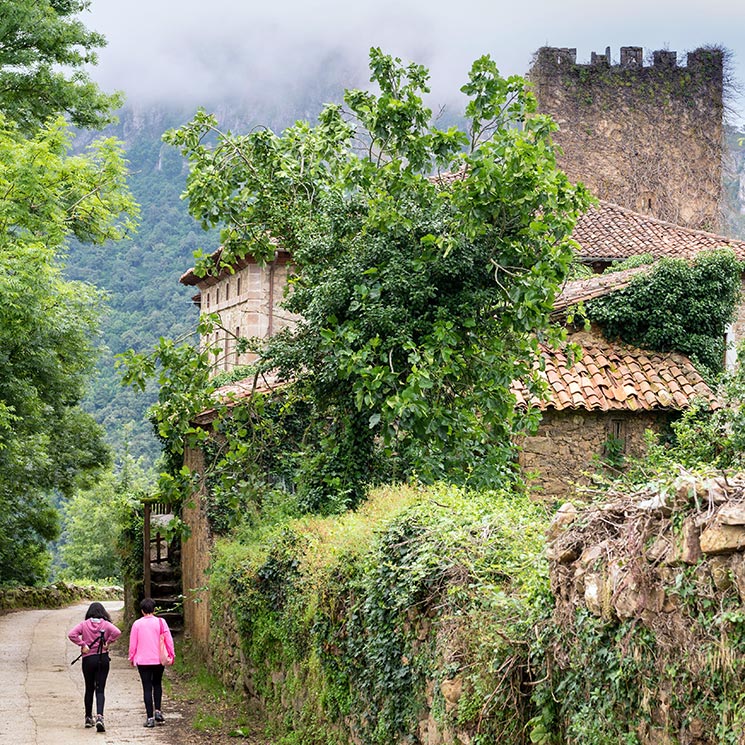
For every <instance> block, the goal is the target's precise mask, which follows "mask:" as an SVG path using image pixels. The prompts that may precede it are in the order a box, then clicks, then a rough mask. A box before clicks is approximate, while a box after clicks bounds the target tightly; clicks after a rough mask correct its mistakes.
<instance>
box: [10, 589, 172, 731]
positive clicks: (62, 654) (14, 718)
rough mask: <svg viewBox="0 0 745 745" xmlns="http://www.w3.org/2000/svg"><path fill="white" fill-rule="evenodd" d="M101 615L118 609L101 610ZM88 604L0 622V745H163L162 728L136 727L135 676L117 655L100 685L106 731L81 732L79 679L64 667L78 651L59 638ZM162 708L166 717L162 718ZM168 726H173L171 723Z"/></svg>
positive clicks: (138, 691)
mask: <svg viewBox="0 0 745 745" xmlns="http://www.w3.org/2000/svg"><path fill="white" fill-rule="evenodd" d="M104 605H105V606H106V608H107V609H108V610H109V612H114V611H116V610H118V609H119V608H121V606H122V604H121V602H107V603H104ZM87 607H88V603H83V604H81V605H76V606H71V607H69V608H61V609H58V610H30V611H18V612H15V613H8V614H6V615H3V616H0V671H2V672H1V674H0V742H2V743H12V745H41V744H42V743H43V745H79V744H80V743H82V742H84V741H86V740H88V739H90V740H91V741H94V742H95V743H97V744H100V745H103V744H104V743H109V744H110V745H125V744H126V743H144V742H147V743H150V745H166V744H167V743H168V739H167V729H168V725H167V724H166V726H165V727H163V728H162V729H161V728H156V729H153V730H148V729H144V728H143V726H142V725H143V722H144V719H145V713H144V712H145V705H144V704H143V702H142V688H141V686H140V679H139V677H138V675H137V672H136V671H135V670H134V669H132V668H131V667H130V666H129V664H128V662H127V659H126V653H125V654H122V651H123V646H124V643H125V641H124V637H122V639H121V640H120V641H119V644H120V645H122V649H120V650H118V654H117V653H114V652H112V657H111V672H110V673H109V678H108V682H107V684H106V710H105V721H106V732H105V733H97V732H96V731H95V729H87V730H86V729H84V728H83V715H84V710H83V690H84V686H83V675H82V673H81V671H80V662H77V663H76V664H75V665H72V666H71V665H70V662H71V661H72V660H73V659H74V658H75V657H76V656H77V654H78V648H77V647H75V646H74V645H73V644H71V643H70V642H69V641H68V640H67V632H68V630H69V629H71V628H72V627H73V626H74V625H75V624H76V623H78V622H79V621H81V620H83V618H84V617H85V611H86V609H87ZM167 703H168V702H167V701H164V706H163V709H164V713H165V714H166V717H169V716H170V717H171V720H172V721H173V719H174V717H176V716H178V714H177V713H176V712H169V711H168V707H167ZM174 724H175V722H174Z"/></svg>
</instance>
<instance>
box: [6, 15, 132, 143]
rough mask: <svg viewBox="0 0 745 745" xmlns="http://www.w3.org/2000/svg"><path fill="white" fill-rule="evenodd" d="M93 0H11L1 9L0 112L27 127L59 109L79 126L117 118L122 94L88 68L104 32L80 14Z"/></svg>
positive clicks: (93, 125)
mask: <svg viewBox="0 0 745 745" xmlns="http://www.w3.org/2000/svg"><path fill="white" fill-rule="evenodd" d="M89 7H90V0H7V1H6V2H4V3H3V8H2V14H0V113H3V114H5V116H6V117H8V118H9V119H12V120H14V121H15V122H16V123H17V124H18V125H19V127H20V128H21V129H22V130H24V131H30V130H33V129H34V128H36V127H38V126H40V125H42V124H44V123H45V122H46V121H47V120H48V119H49V118H50V117H54V116H56V115H57V114H64V115H66V116H67V117H68V118H69V120H70V121H71V122H72V123H73V124H75V125H77V126H79V127H93V128H100V127H102V126H103V125H104V124H107V123H108V122H110V121H112V120H113V118H114V117H113V115H112V111H113V110H114V109H116V108H118V107H119V106H120V105H121V101H122V96H121V94H113V95H108V94H105V93H103V92H102V91H101V90H100V89H99V88H98V86H97V85H96V84H95V83H94V82H93V81H92V80H91V79H90V77H89V75H88V73H87V72H85V70H84V67H85V65H90V64H95V63H96V61H97V57H96V50H97V49H100V48H101V47H103V46H104V45H105V43H106V40H105V39H104V37H103V36H102V35H101V34H99V33H96V32H95V31H89V30H88V29H87V28H86V27H85V25H84V24H83V22H82V21H81V20H80V19H79V18H78V15H79V14H80V13H82V12H83V11H85V10H87V9H88V8H89Z"/></svg>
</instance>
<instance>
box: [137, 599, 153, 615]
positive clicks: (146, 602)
mask: <svg viewBox="0 0 745 745" xmlns="http://www.w3.org/2000/svg"><path fill="white" fill-rule="evenodd" d="M140 610H141V611H142V612H143V613H152V612H153V611H154V610H155V601H154V600H153V599H152V598H143V599H142V602H141V603H140Z"/></svg>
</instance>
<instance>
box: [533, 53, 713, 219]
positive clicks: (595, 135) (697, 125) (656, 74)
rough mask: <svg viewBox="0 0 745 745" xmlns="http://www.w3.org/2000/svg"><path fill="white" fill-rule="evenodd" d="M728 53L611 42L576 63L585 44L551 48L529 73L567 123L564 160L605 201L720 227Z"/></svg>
mask: <svg viewBox="0 0 745 745" xmlns="http://www.w3.org/2000/svg"><path fill="white" fill-rule="evenodd" d="M723 63H724V54H723V51H722V50H721V49H718V48H699V49H697V50H695V51H693V52H690V53H688V55H687V61H686V64H685V65H681V64H679V63H678V59H677V53H676V52H672V51H667V50H658V51H655V52H654V53H653V54H652V58H651V60H650V64H645V60H644V52H643V49H642V47H621V58H620V62H619V63H618V64H613V63H612V62H611V53H610V48H607V49H606V51H605V53H604V54H596V53H594V52H593V53H592V56H591V59H590V63H589V64H577V50H576V49H568V48H557V47H542V48H541V49H539V50H538V52H536V55H535V57H534V60H533V65H532V67H531V70H530V73H529V77H530V80H531V82H532V84H533V87H534V91H535V93H536V96H537V98H538V107H539V111H540V112H541V113H545V114H550V115H551V116H552V117H553V118H554V120H555V121H556V122H557V124H558V125H559V132H557V133H556V134H555V137H554V139H555V142H556V143H557V144H558V145H560V146H561V148H562V151H563V154H562V155H561V156H560V165H561V167H562V168H563V169H564V170H565V171H566V173H567V174H568V175H569V177H570V178H571V179H572V180H573V181H582V182H584V183H585V184H587V186H588V187H589V188H590V190H591V191H592V192H593V193H594V194H595V195H596V196H598V197H600V198H601V199H606V200H608V201H611V202H615V203H616V204H619V205H621V206H623V207H627V208H629V209H632V210H636V211H637V212H643V213H646V214H650V215H652V216H654V217H657V218H659V219H662V220H667V221H669V222H672V223H676V224H678V225H683V226H685V227H689V228H698V229H702V230H710V231H717V230H718V229H719V226H720V222H721V220H720V201H721V190H722V148H723V114H724V105H723V88H724V75H723V66H724V65H723Z"/></svg>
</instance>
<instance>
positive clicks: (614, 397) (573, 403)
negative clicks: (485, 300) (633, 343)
mask: <svg viewBox="0 0 745 745" xmlns="http://www.w3.org/2000/svg"><path fill="white" fill-rule="evenodd" d="M570 341H573V342H576V343H578V344H579V345H580V346H581V348H582V354H581V356H580V358H579V359H578V360H577V362H575V363H574V364H573V365H570V364H569V362H568V360H567V357H566V354H564V353H563V352H561V351H558V350H555V349H551V348H549V347H547V346H544V345H542V347H541V351H542V355H543V362H544V364H545V369H544V371H543V372H542V373H541V375H542V377H543V378H544V379H545V380H546V382H547V383H548V386H549V394H550V398H549V400H548V401H546V402H542V403H540V404H539V405H540V408H541V409H549V408H551V409H556V410H563V409H585V410H589V411H642V410H647V411H653V410H671V409H672V410H681V409H685V408H688V407H689V406H690V405H691V403H692V401H693V399H694V398H697V397H702V398H704V399H705V400H706V401H708V402H709V405H710V407H711V408H712V409H714V408H717V407H718V405H719V404H718V402H717V399H716V396H715V395H714V393H713V391H712V390H711V388H709V386H708V385H707V384H706V383H705V382H704V381H703V379H702V378H701V376H700V375H699V373H698V371H697V370H696V368H694V367H693V365H692V364H691V361H690V360H689V359H688V358H687V357H684V356H683V355H682V354H677V353H675V352H668V353H658V352H649V351H645V350H642V349H637V348H635V347H629V346H626V345H624V344H621V343H612V342H608V341H606V340H605V339H603V338H602V337H598V336H595V335H592V334H588V333H580V334H575V335H573V336H572V337H570ZM512 392H513V393H514V394H515V396H516V398H517V403H518V405H519V406H525V405H527V403H528V401H530V402H531V403H533V404H536V403H538V402H536V401H535V400H534V399H533V398H532V397H531V396H530V394H529V393H528V390H527V389H526V387H525V386H524V385H523V384H522V383H519V382H517V383H515V384H513V387H512Z"/></svg>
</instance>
